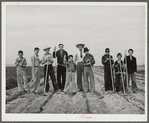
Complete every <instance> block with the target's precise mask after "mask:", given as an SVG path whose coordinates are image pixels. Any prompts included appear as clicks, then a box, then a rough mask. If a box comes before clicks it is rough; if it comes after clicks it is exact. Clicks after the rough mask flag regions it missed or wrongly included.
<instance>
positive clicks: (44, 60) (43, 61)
mask: <svg viewBox="0 0 149 123" xmlns="http://www.w3.org/2000/svg"><path fill="white" fill-rule="evenodd" d="M46 62H47V60H46V59H45V57H44V56H43V57H42V64H45V63H46Z"/></svg>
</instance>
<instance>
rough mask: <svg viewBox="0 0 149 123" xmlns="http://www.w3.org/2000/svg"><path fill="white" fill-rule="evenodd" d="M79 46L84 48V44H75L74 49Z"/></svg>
mask: <svg viewBox="0 0 149 123" xmlns="http://www.w3.org/2000/svg"><path fill="white" fill-rule="evenodd" d="M79 46H82V47H83V48H84V47H85V44H77V45H76V47H77V48H79Z"/></svg>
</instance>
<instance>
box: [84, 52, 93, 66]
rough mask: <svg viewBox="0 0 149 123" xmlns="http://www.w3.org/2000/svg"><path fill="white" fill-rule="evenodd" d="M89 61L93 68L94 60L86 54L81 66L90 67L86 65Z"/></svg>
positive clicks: (90, 55)
mask: <svg viewBox="0 0 149 123" xmlns="http://www.w3.org/2000/svg"><path fill="white" fill-rule="evenodd" d="M89 61H90V62H91V65H92V66H93V65H94V64H95V59H94V56H93V55H92V54H86V55H85V56H84V57H83V64H84V66H90V65H89V64H88V63H89Z"/></svg>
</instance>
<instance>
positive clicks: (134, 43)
mask: <svg viewBox="0 0 149 123" xmlns="http://www.w3.org/2000/svg"><path fill="white" fill-rule="evenodd" d="M59 43H63V44H64V49H65V50H66V51H67V52H68V54H72V55H75V54H76V53H77V52H78V49H77V48H76V47H75V46H76V44H78V43H84V44H85V45H86V47H88V48H89V49H90V53H91V54H92V55H93V56H94V58H95V61H96V64H95V65H102V63H101V58H102V56H103V55H104V54H105V48H107V47H108V48H110V50H111V52H110V53H111V55H112V56H113V57H114V60H116V55H117V53H119V52H120V53H122V55H123V58H124V54H125V50H128V49H129V48H132V49H134V56H135V57H136V58H137V64H138V65H143V64H144V63H145V7H143V6H136V7H135V6H56V5H46V6H44V5H41V6H39V5H36V6H33V5H30V6H29V5H7V6H6V64H7V65H14V63H15V59H16V58H17V57H18V50H23V52H24V57H25V58H26V59H27V63H28V65H31V60H30V58H31V56H32V55H33V54H34V48H35V47H39V48H40V53H39V57H40V58H42V56H43V54H44V51H43V48H44V47H45V46H46V45H47V46H50V47H51V50H50V52H51V53H52V52H53V49H54V47H55V46H57V49H58V44H59Z"/></svg>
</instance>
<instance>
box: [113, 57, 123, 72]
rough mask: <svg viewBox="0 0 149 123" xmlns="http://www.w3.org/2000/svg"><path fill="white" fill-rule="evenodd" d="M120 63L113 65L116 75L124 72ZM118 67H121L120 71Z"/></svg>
mask: <svg viewBox="0 0 149 123" xmlns="http://www.w3.org/2000/svg"><path fill="white" fill-rule="evenodd" d="M120 63H121V65H120ZM120 63H118V61H116V62H115V63H114V69H115V73H116V74H120V73H121V72H124V62H123V61H122V60H121V62H120ZM120 66H121V69H120Z"/></svg>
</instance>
